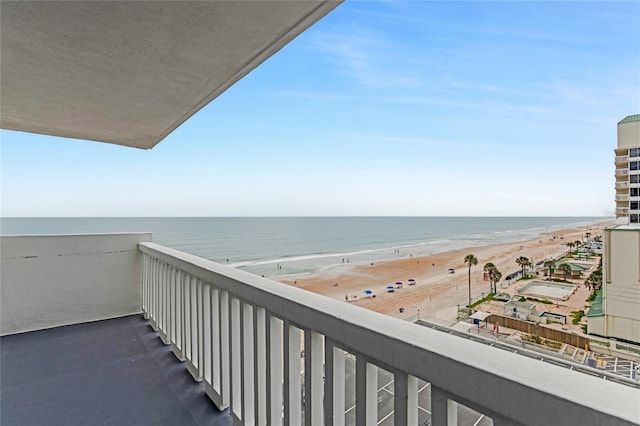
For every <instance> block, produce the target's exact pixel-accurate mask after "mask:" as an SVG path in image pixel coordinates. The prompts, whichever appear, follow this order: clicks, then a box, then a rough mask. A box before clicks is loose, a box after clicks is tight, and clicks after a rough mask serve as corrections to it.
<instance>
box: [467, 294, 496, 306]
mask: <svg viewBox="0 0 640 426" xmlns="http://www.w3.org/2000/svg"><path fill="white" fill-rule="evenodd" d="M494 296H495V294H494V293H489V294H487V295H486V296H485V297H483V298H482V299H480V300H478V301H476V302H473V304H471V305H470V306H469V308H475V307H476V306H478V305H482V304H483V303H484V302H490V301H492V300H493V297H494Z"/></svg>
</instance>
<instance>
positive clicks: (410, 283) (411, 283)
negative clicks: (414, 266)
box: [407, 278, 416, 285]
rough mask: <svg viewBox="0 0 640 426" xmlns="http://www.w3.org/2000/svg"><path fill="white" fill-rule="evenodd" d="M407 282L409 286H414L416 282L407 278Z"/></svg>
mask: <svg viewBox="0 0 640 426" xmlns="http://www.w3.org/2000/svg"><path fill="white" fill-rule="evenodd" d="M407 281H409V285H414V284H415V283H416V280H414V279H413V278H409V279H408V280H407Z"/></svg>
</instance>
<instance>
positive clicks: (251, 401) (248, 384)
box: [241, 303, 256, 426]
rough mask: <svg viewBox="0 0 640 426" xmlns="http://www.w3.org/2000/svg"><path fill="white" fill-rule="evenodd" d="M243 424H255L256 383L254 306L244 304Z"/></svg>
mask: <svg viewBox="0 0 640 426" xmlns="http://www.w3.org/2000/svg"><path fill="white" fill-rule="evenodd" d="M242 316H243V319H242V349H241V353H242V424H243V425H247V426H249V425H253V424H254V422H255V393H256V389H255V382H254V378H255V376H254V360H255V346H254V345H253V339H254V334H253V333H254V331H253V306H251V305H249V304H248V303H243V304H242Z"/></svg>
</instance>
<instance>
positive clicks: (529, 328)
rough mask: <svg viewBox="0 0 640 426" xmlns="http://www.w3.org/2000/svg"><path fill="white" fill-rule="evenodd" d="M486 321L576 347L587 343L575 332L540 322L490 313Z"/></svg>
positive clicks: (581, 346)
mask: <svg viewBox="0 0 640 426" xmlns="http://www.w3.org/2000/svg"><path fill="white" fill-rule="evenodd" d="M487 323H489V324H495V323H498V325H500V326H501V327H507V328H511V329H513V330H518V331H522V332H523V333H527V334H531V335H533V336H540V337H541V338H544V339H549V340H555V341H556V342H561V343H566V344H568V345H571V346H575V347H578V348H584V347H585V345H586V344H587V343H588V339H587V338H586V337H584V336H579V335H577V334H571V333H567V332H565V331H562V330H556V329H554V328H548V327H545V326H544V325H542V324H536V323H534V322H529V321H522V320H519V319H516V318H509V317H503V316H502V315H495V314H494V315H491V316H489V317H488V318H487Z"/></svg>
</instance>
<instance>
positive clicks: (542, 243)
mask: <svg viewBox="0 0 640 426" xmlns="http://www.w3.org/2000/svg"><path fill="white" fill-rule="evenodd" d="M612 223H613V222H602V223H598V224H592V225H589V226H584V227H579V228H574V229H565V230H560V231H555V232H550V233H547V234H542V235H540V237H538V238H535V239H532V240H528V241H521V242H515V243H507V244H496V245H489V246H482V247H470V248H464V249H460V250H452V251H447V252H443V253H437V254H433V255H430V256H425V257H414V256H413V255H412V254H411V253H409V252H407V253H402V252H400V253H398V257H399V258H398V259H397V260H389V261H384V262H375V263H371V264H368V265H352V264H348V263H345V264H342V265H339V266H336V267H334V268H330V269H327V270H324V271H320V272H316V273H314V274H309V275H304V276H298V277H295V278H290V279H285V278H283V279H280V280H279V281H281V282H283V283H286V284H290V285H295V286H296V287H299V288H304V289H306V290H309V291H312V292H315V293H319V294H323V295H325V296H329V297H332V298H335V299H339V300H343V301H345V303H352V304H354V305H357V306H361V307H363V308H367V309H371V310H373V311H376V312H380V313H383V314H387V315H392V316H396V317H406V316H408V315H412V314H415V313H417V312H420V314H421V315H422V314H424V315H427V316H431V317H437V318H442V319H446V320H455V318H456V315H457V305H461V306H464V305H466V304H467V299H468V293H469V290H468V266H467V265H465V264H464V257H465V256H466V255H467V254H470V253H472V254H474V255H475V256H476V258H477V259H478V265H476V266H473V267H472V268H471V294H472V298H473V299H477V298H480V297H481V296H482V293H484V294H487V293H488V292H489V281H484V280H483V266H484V264H485V263H487V262H492V263H493V264H495V265H496V266H497V267H498V269H499V270H500V271H501V272H502V275H503V280H502V281H500V283H498V290H500V286H501V285H502V286H504V287H508V286H509V284H508V281H506V280H505V279H504V277H506V276H507V275H508V274H510V273H512V272H515V271H518V270H520V267H519V266H518V264H517V263H516V262H515V261H516V259H517V258H518V257H520V256H524V257H527V258H528V259H529V260H531V261H532V262H533V263H537V262H539V261H541V260H544V259H547V258H552V257H557V256H559V255H560V254H562V253H564V252H567V251H568V248H567V246H566V245H564V244H563V243H566V242H573V241H576V240H580V241H582V240H584V238H585V235H586V232H589V233H590V234H591V236H592V237H595V236H596V235H602V234H603V229H604V228H605V227H606V226H609V225H611V224H612ZM449 268H454V269H455V273H453V274H452V273H450V272H449ZM410 278H412V279H414V280H415V282H416V284H415V285H412V286H409V285H407V280H408V279H410ZM397 281H400V282H402V283H403V286H402V288H401V289H397V290H395V291H394V292H392V293H388V292H386V290H385V288H386V286H387V285H393V284H394V283H396V282H397ZM511 286H514V284H511ZM365 290H371V291H372V292H373V295H375V297H373V295H370V296H365V294H364V291H365ZM354 296H355V297H354ZM347 299H348V302H347ZM400 308H403V312H402V313H401V312H400Z"/></svg>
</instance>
